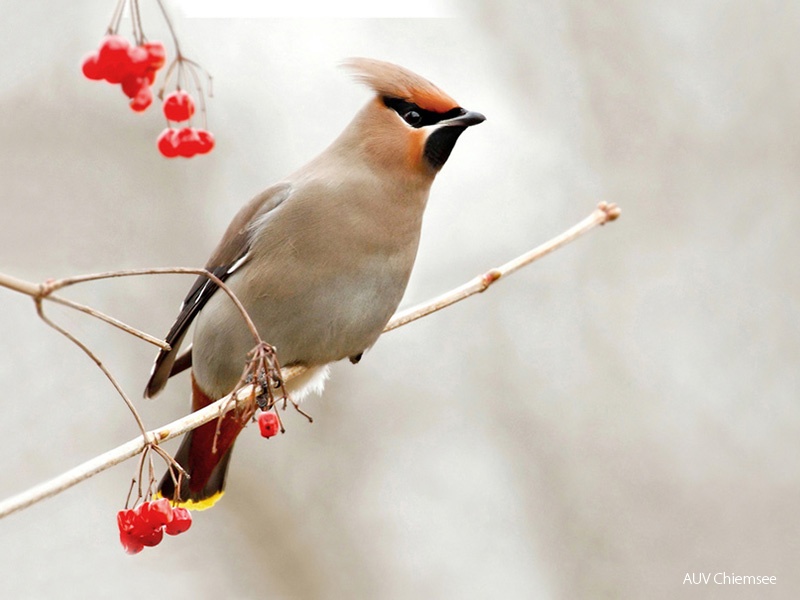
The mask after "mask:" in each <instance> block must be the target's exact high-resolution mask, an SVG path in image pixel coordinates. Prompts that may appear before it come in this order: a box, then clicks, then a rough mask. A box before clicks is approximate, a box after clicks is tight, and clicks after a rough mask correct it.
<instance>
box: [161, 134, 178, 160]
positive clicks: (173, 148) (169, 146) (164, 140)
mask: <svg viewBox="0 0 800 600" xmlns="http://www.w3.org/2000/svg"><path fill="white" fill-rule="evenodd" d="M177 134H178V130H177V129H172V128H171V127H167V128H166V129H165V130H164V131H162V132H161V134H160V135H159V136H158V142H157V143H158V151H159V152H161V154H163V155H164V156H166V157H167V158H175V157H176V156H178V135H177Z"/></svg>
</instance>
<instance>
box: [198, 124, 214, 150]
mask: <svg viewBox="0 0 800 600" xmlns="http://www.w3.org/2000/svg"><path fill="white" fill-rule="evenodd" d="M197 137H199V138H200V147H199V149H198V151H197V153H198V154H208V153H209V152H211V150H213V148H214V134H213V133H211V132H210V131H206V130H205V129H198V130H197Z"/></svg>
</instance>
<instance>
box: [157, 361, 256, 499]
mask: <svg viewBox="0 0 800 600" xmlns="http://www.w3.org/2000/svg"><path fill="white" fill-rule="evenodd" d="M212 402H214V399H213V398H210V397H209V396H208V395H206V394H205V392H203V390H202V389H200V386H199V385H197V382H196V381H195V379H194V375H192V409H193V410H200V409H201V408H203V407H205V406H208V405H209V404H211V403H212ZM233 412H235V411H232V412H229V413H227V414H226V415H225V416H224V417H222V422H221V423H219V422H218V421H217V420H216V419H215V420H213V421H210V422H209V423H206V424H204V425H201V426H200V427H198V428H197V429H194V430H192V431H190V432H189V433H187V434H186V435H185V436H184V438H183V442H182V443H181V446H180V448H179V449H178V452H177V454H176V455H175V460H176V461H178V464H180V465H181V466H182V467H183V468H184V469H185V470H186V472H187V474H188V475H189V477H188V478H187V477H186V476H184V477H183V478H182V480H181V485H180V488H179V489H177V490H176V489H175V484H176V482H175V479H173V475H172V474H171V473H170V472H169V471H168V472H167V473H166V474H165V475H164V477H163V478H162V479H161V483H160V484H159V486H158V495H160V496H162V497H164V498H167V499H168V500H170V501H172V502H173V504H174V505H176V506H182V507H184V508H188V509H189V510H205V509H207V508H211V507H212V506H213V505H214V504H215V503H216V502H217V501H218V500H219V499H220V498H221V497H222V494H223V492H224V490H225V477H226V475H227V472H228V463H229V462H230V459H231V452H232V451H233V443H234V441H236V437H237V436H238V435H239V432H241V430H242V428H243V427H244V422H243V421H242V419H241V418H239V417H237V416H235V415H234V414H233ZM217 427H219V430H217ZM215 438H216V447H215V444H214V441H215ZM175 476H176V477H177V473H175Z"/></svg>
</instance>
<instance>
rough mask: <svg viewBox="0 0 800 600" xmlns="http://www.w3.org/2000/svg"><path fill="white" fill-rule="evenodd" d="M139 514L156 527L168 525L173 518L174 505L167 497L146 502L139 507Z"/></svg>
mask: <svg viewBox="0 0 800 600" xmlns="http://www.w3.org/2000/svg"><path fill="white" fill-rule="evenodd" d="M139 514H141V515H142V519H144V522H145V523H147V524H149V525H150V526H151V527H153V528H154V529H155V528H156V527H161V526H162V525H166V524H167V523H169V522H170V521H171V520H172V506H170V504H169V500H167V499H166V498H160V499H158V500H153V501H151V502H145V503H144V504H142V505H141V506H140V507H139Z"/></svg>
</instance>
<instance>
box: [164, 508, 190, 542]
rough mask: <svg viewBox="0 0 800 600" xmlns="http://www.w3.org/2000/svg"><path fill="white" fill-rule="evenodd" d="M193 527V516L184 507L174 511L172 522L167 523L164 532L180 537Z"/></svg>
mask: <svg viewBox="0 0 800 600" xmlns="http://www.w3.org/2000/svg"><path fill="white" fill-rule="evenodd" d="M191 526H192V515H191V513H190V512H189V511H188V510H186V509H185V508H183V507H180V506H179V507H178V508H173V509H172V521H170V522H169V523H167V525H166V527H165V528H164V530H165V531H166V532H167V535H178V534H179V533H183V532H184V531H186V530H187V529H189V527H191Z"/></svg>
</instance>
